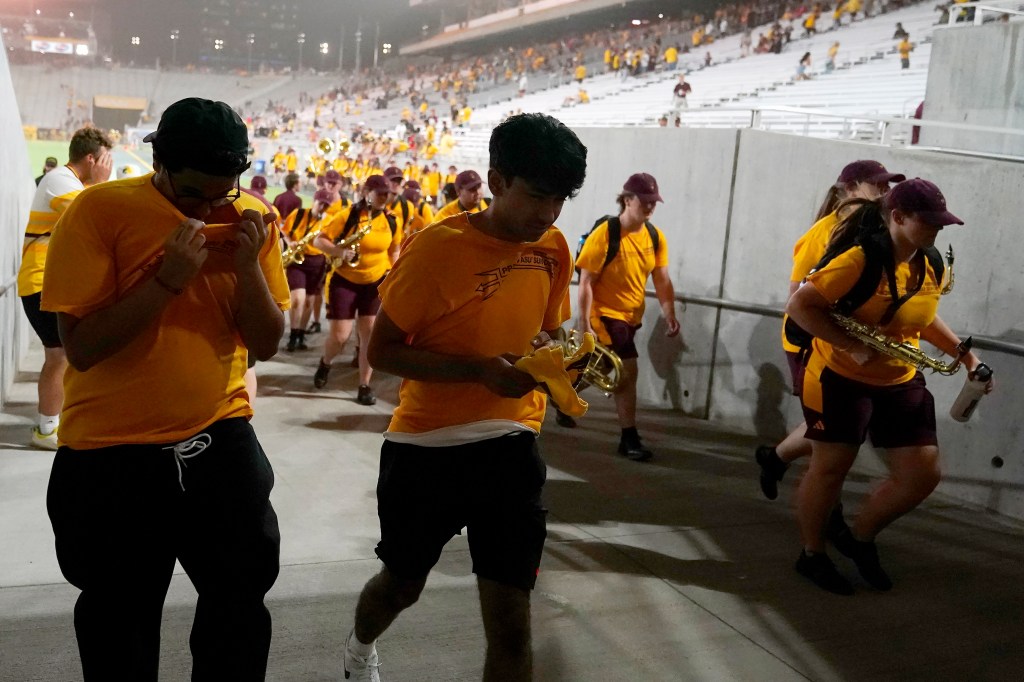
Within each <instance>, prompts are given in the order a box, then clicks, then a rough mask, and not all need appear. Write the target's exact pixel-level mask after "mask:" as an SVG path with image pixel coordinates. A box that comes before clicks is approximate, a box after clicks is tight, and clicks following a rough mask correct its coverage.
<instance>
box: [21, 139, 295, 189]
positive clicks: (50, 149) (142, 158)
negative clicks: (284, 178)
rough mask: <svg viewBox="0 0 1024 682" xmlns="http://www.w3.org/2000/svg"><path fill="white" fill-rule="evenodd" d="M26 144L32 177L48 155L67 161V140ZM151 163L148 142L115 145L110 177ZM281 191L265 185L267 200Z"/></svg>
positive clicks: (145, 168) (148, 168) (246, 183)
mask: <svg viewBox="0 0 1024 682" xmlns="http://www.w3.org/2000/svg"><path fill="white" fill-rule="evenodd" d="M26 145H27V146H28V159H29V167H30V168H31V169H32V177H35V176H37V175H39V174H40V173H42V172H43V163H44V162H45V161H46V157H48V156H53V157H56V159H57V162H58V163H60V164H64V163H67V161H68V142H67V141H63V140H61V141H54V140H26ZM152 163H153V155H152V154H151V153H150V148H149V145H148V144H144V145H141V146H140V147H139V148H138V149H125V148H124V147H122V146H120V145H117V146H116V147H115V149H114V171H113V172H112V173H111V179H113V178H116V177H117V169H118V168H119V167H123V166H125V165H127V164H131V165H133V166H135V167H136V168H137V169H139V171H140V172H142V173H148V172H150V171H151V170H153V166H152ZM251 177H252V176H251V175H250V174H248V173H247V174H246V175H243V176H242V186H243V187H248V186H249V179H250V178H251ZM283 191H284V188H283V187H275V186H270V187H267V194H266V197H267V201H273V200H274V197H276V196H277V195H278V194H280V193H281V192H283ZM300 194H301V193H300ZM301 196H302V197H303V199H304V200H305V201H306V202H307V203H308V202H310V201H312V195H311V194H308V193H307V194H301Z"/></svg>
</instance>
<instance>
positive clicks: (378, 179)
mask: <svg viewBox="0 0 1024 682" xmlns="http://www.w3.org/2000/svg"><path fill="white" fill-rule="evenodd" d="M390 189H391V183H389V182H388V181H387V178H385V177H384V176H383V175H371V176H370V177H368V178H366V182H365V183H363V190H364V191H366V192H387V191H389V190H390Z"/></svg>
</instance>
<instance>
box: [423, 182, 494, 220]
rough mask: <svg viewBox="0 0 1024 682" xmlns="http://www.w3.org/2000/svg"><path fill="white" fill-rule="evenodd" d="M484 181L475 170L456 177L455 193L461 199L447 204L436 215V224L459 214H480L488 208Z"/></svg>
mask: <svg viewBox="0 0 1024 682" xmlns="http://www.w3.org/2000/svg"><path fill="white" fill-rule="evenodd" d="M483 186H484V181H483V179H482V178H481V177H480V174H479V173H477V172H476V171H475V170H466V171H462V172H461V173H459V174H458V175H456V176H455V191H456V192H458V194H459V198H458V199H456V200H455V201H453V202H451V203H449V204H446V205H445V206H444V207H443V208H441V210H439V211H438V212H437V213H435V214H434V222H436V223H439V222H441V221H442V220H444V219H445V218H450V217H451V216H453V215H458V214H459V213H464V212H469V213H478V212H480V211H482V210H484V209H485V208H487V206H488V204H490V203H491V202H489V201H488V200H487V199H484V198H483V197H484V187H483Z"/></svg>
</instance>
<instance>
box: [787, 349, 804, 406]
mask: <svg viewBox="0 0 1024 682" xmlns="http://www.w3.org/2000/svg"><path fill="white" fill-rule="evenodd" d="M786 362H787V363H788V364H789V376H791V377H792V378H793V395H795V396H799V395H800V394H801V393H802V392H803V390H804V368H805V367H807V363H806V362H805V360H804V354H803V353H799V352H798V353H793V352H791V351H788V350H787V351H786Z"/></svg>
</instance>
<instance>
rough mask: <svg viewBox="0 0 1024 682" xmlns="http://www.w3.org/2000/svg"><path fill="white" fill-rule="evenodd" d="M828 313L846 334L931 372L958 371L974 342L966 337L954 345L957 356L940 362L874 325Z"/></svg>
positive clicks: (945, 372) (883, 352)
mask: <svg viewBox="0 0 1024 682" xmlns="http://www.w3.org/2000/svg"><path fill="white" fill-rule="evenodd" d="M951 279H952V277H951ZM829 314H830V315H831V317H832V320H833V321H835V323H836V324H838V325H839V326H840V327H842V328H843V329H844V330H845V331H846V333H847V334H849V335H850V336H852V337H853V338H855V339H857V340H858V341H860V342H861V343H863V344H864V345H865V346H867V347H868V348H871V349H873V350H876V351H878V352H879V353H882V354H884V355H888V356H889V357H892V358H896V359H897V360H900V361H902V362H905V363H907V364H908V365H911V366H913V367H916V368H917V369H919V370H925V369H930V370H932V371H933V372H938V373H939V374H945V375H946V376H952V375H953V374H956V373H957V372H958V371H960V360H961V358H963V356H965V355H967V353H968V352H970V350H971V345H972V344H973V343H974V340H973V338H972V337H967V338H966V339H964V340H963V341H961V342H960V345H958V346H957V347H956V348H957V356H956V357H955V358H953V359H952V360H950V361H949V362H942V361H941V360H939V359H937V358H932V357H929V356H927V355H925V353H924V351H922V350H921V349H920V348H918V347H916V346H914V345H912V344H909V343H905V342H903V341H896V340H894V339H890V338H889V337H888V336H886V335H885V334H883V333H882V332H880V331H878V330H877V329H875V328H874V327H872V326H870V325H867V324H864V323H863V322H858V321H857V320H855V319H853V318H852V317H845V316H843V315H840V314H839V313H836V312H832V313H829Z"/></svg>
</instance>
